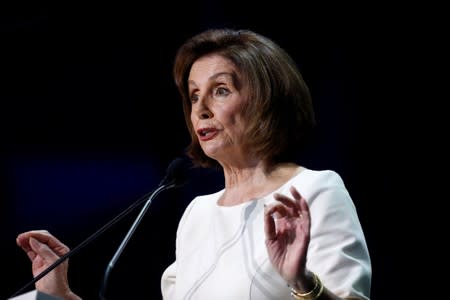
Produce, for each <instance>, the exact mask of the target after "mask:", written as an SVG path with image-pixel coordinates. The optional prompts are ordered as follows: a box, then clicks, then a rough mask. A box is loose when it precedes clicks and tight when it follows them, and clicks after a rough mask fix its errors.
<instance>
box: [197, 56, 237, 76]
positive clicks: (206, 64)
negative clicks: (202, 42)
mask: <svg viewBox="0 0 450 300" xmlns="http://www.w3.org/2000/svg"><path fill="white" fill-rule="evenodd" d="M219 73H228V74H236V73H237V69H236V67H235V65H234V64H233V63H232V62H231V61H230V60H229V59H227V58H225V57H223V56H221V55H218V54H211V55H206V56H202V57H200V58H199V59H197V60H196V61H195V62H194V63H193V64H192V67H191V70H190V72H189V80H190V81H191V80H192V81H197V80H200V79H201V78H204V79H208V78H211V77H212V76H214V75H216V74H219Z"/></svg>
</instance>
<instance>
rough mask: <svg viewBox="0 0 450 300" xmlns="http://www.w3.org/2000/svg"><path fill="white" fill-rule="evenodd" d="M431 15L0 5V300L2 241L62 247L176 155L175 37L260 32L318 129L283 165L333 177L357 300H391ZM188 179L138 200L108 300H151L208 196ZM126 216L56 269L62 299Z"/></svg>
mask: <svg viewBox="0 0 450 300" xmlns="http://www.w3.org/2000/svg"><path fill="white" fill-rule="evenodd" d="M436 10H438V9H436ZM434 12H435V11H434V10H433V11H431V12H430V11H427V10H425V9H423V8H422V7H399V8H394V7H392V6H383V5H379V6H370V7H369V6H368V7H358V6H355V5H353V6H352V7H344V6H342V5H340V6H326V5H323V6H321V7H308V6H307V5H304V4H302V2H298V3H292V4H289V2H286V3H283V1H281V2H280V1H276V2H274V3H271V4H270V5H269V4H267V5H264V4H263V3H258V2H256V3H249V2H244V1H242V2H237V3H234V2H230V1H217V2H214V3H212V2H209V1H195V2H191V1H185V2H182V3H173V2H170V3H169V2H168V3H159V4H158V5H157V6H155V5H154V4H147V5H144V4H142V5H132V4H126V5H125V4H122V5H119V4H117V5H111V4H109V3H108V4H92V3H90V4H89V5H79V6H76V5H75V4H74V6H70V5H69V4H66V5H64V6H59V7H56V6H55V7H46V6H44V5H41V4H36V3H34V4H21V5H17V6H16V5H9V6H8V5H5V4H2V7H1V9H0V32H1V42H0V43H1V50H0V51H1V52H0V53H1V59H0V76H1V77H0V80H1V83H0V86H1V90H0V139H1V140H0V141H1V148H0V197H1V199H0V213H1V215H0V222H1V223H0V225H1V228H2V229H3V230H2V235H1V236H2V240H1V242H0V251H1V253H0V254H1V257H2V273H3V278H4V279H2V281H1V288H0V298H2V299H5V298H8V297H9V296H11V295H12V294H13V293H14V292H15V291H17V290H18V289H19V288H21V287H22V286H24V285H25V284H26V283H27V282H29V281H30V280H31V279H32V277H31V270H30V269H31V267H30V263H29V261H28V258H27V257H26V255H25V254H24V253H23V252H22V250H21V249H19V248H18V247H17V246H16V244H15V237H16V236H17V234H18V233H20V232H23V231H26V230H30V229H47V230H49V231H50V232H52V233H53V234H55V235H56V236H57V237H59V238H60V239H61V240H62V241H63V242H65V243H66V244H67V245H68V246H70V247H71V248H73V247H75V246H76V245H78V244H79V243H81V242H82V241H84V240H85V239H86V238H87V237H88V236H90V235H91V234H93V233H94V232H95V231H96V230H98V229H99V228H100V227H101V226H103V225H104V224H105V223H106V222H108V221H109V220H110V219H112V218H113V217H114V216H116V215H117V214H119V213H120V212H121V211H122V210H124V209H125V208H126V207H128V206H129V205H131V204H132V203H133V202H134V201H135V200H136V199H138V198H139V197H140V196H142V195H143V194H145V193H147V192H149V191H151V190H153V189H154V188H155V187H156V186H157V184H158V182H159V181H160V180H161V178H162V177H163V175H164V172H165V169H166V167H167V165H168V164H169V163H170V161H171V160H172V159H173V158H174V157H176V156H178V155H180V154H181V153H182V152H183V149H184V147H186V146H187V144H188V135H187V131H186V129H185V125H184V119H183V116H182V110H181V105H180V100H179V97H178V94H177V91H176V89H175V85H174V84H173V81H172V78H171V71H172V63H173V57H174V55H175V52H176V50H177V48H178V47H179V46H180V45H181V44H182V43H183V42H184V41H185V40H186V39H187V38H188V37H190V36H191V35H193V34H195V33H198V32H199V31H201V30H204V29H206V28H209V27H217V26H228V27H233V28H248V29H252V30H255V31H257V32H259V33H262V34H264V35H266V36H268V37H270V38H272V39H273V40H275V41H276V42H277V43H279V44H280V45H281V46H282V47H284V48H285V49H286V50H287V51H288V52H289V53H290V54H291V55H292V56H293V58H294V59H295V60H296V61H297V62H298V65H299V68H300V70H301V71H302V73H303V75H304V78H305V80H306V82H307V84H308V85H309V87H310V89H311V93H312V96H313V100H314V106H315V110H316V116H317V121H318V126H317V128H316V132H315V136H314V139H313V140H312V141H311V144H310V145H309V147H308V148H307V149H306V151H304V152H302V153H301V155H299V159H300V161H301V163H302V164H303V165H305V166H307V167H309V168H312V169H333V170H336V171H337V172H338V173H339V174H340V175H341V176H342V177H343V179H344V181H345V183H346V185H347V187H348V189H349V191H350V193H351V195H352V197H353V200H354V202H355V204H356V207H357V210H358V213H359V216H360V220H361V223H362V225H363V228H364V231H365V234H366V238H367V242H368V246H369V250H370V253H371V257H372V264H373V265H372V266H373V285H372V299H400V298H401V297H403V296H405V294H407V293H408V292H407V291H408V289H407V288H405V287H407V286H409V285H411V282H410V281H409V280H408V279H407V278H408V276H410V275H411V273H412V271H413V263H411V261H409V260H406V259H405V256H407V255H408V254H409V253H410V252H411V251H413V250H414V249H415V248H416V246H417V244H416V243H415V239H416V231H415V230H411V226H410V225H411V223H409V222H408V215H409V212H410V211H411V210H412V209H413V208H412V207H411V206H413V204H412V203H413V202H412V199H413V198H414V197H411V196H410V195H411V194H413V193H411V190H412V189H414V188H417V186H415V185H414V182H415V181H414V178H416V176H414V175H413V174H414V172H415V171H417V169H419V168H420V165H421V164H422V163H423V162H424V161H425V160H428V157H424V156H417V155H414V153H413V151H414V150H415V149H417V148H418V146H417V144H421V143H423V142H424V140H423V139H424V138H423V137H424V136H425V134H424V133H425V132H422V131H425V129H424V128H423V127H422V126H417V124H420V122H422V120H423V116H424V115H425V114H427V110H426V108H427V105H424V102H426V101H427V99H426V97H424V94H423V90H422V89H421V86H422V85H423V78H422V77H423V76H424V75H425V76H431V74H427V73H426V72H425V74H424V72H423V71H422V70H423V69H424V67H426V66H427V64H431V61H432V59H433V57H434V50H433V51H430V48H432V47H434V43H433V35H432V34H431V33H430V29H437V28H439V26H438V24H437V23H438V22H439V21H440V19H439V18H438V17H434ZM430 17H431V20H432V21H433V22H432V23H431V24H430V22H428V21H427V22H425V21H424V18H425V19H426V18H428V20H429V19H430ZM418 137H420V139H419V140H420V141H419V142H418V141H417V139H418ZM411 155H412V156H413V157H414V158H413V159H410V158H408V157H410V156H411ZM190 178H191V181H190V183H189V184H188V185H186V186H184V187H182V188H179V189H176V190H170V191H165V192H163V193H162V194H160V196H159V197H158V198H157V199H156V200H155V201H154V203H153V204H152V206H151V208H150V210H149V211H148V212H147V214H146V217H145V218H144V220H143V222H142V223H141V225H140V226H139V227H138V229H137V231H136V232H135V235H134V236H133V238H132V239H131V241H130V243H129V244H128V246H127V248H126V249H125V251H124V252H123V254H122V256H121V258H120V260H119V261H118V263H117V264H116V266H115V268H114V269H113V271H112V273H111V277H110V281H109V284H108V289H107V296H108V298H109V299H132V298H142V297H144V296H145V298H146V299H160V297H161V296H160V276H161V273H162V271H163V270H164V269H165V267H166V266H167V265H168V264H170V263H171V261H172V260H173V258H174V239H175V230H176V226H177V222H178V220H179V217H180V216H181V213H182V211H183V209H184V207H185V206H186V205H187V204H188V203H189V201H190V200H191V199H192V197H194V195H197V194H203V193H208V192H212V191H215V190H217V189H218V188H221V186H222V183H221V176H220V174H217V173H215V172H213V171H208V170H196V171H192V173H191V175H190ZM136 215H137V212H136V213H132V214H130V215H129V216H127V217H126V218H125V219H123V220H122V221H121V222H120V223H118V224H116V225H115V226H114V227H112V228H110V229H109V230H108V231H107V232H105V233H104V234H103V235H101V236H100V237H99V238H98V239H97V240H95V241H94V242H92V243H91V244H89V245H88V246H86V247H85V248H83V249H82V250H81V251H80V252H78V253H76V254H75V255H74V256H72V257H71V258H70V274H69V278H70V282H71V286H72V288H73V290H74V291H75V292H77V293H78V294H79V295H81V296H82V297H83V298H84V299H96V298H97V294H98V289H99V287H100V283H101V280H102V276H103V272H104V271H105V268H106V265H107V263H108V262H109V260H110V259H111V258H112V255H113V254H114V252H115V250H116V248H117V247H118V245H119V244H120V242H121V240H122V238H123V237H124V235H125V234H126V232H127V230H128V228H129V226H130V225H131V223H132V222H133V220H134V218H135V217H136ZM224 284H226V283H224ZM399 286H400V288H399Z"/></svg>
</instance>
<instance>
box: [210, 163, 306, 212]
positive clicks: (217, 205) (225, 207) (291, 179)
mask: <svg viewBox="0 0 450 300" xmlns="http://www.w3.org/2000/svg"><path fill="white" fill-rule="evenodd" d="M306 170H307V168H305V167H302V166H299V167H298V170H297V171H296V172H295V173H294V175H293V176H291V177H290V178H289V179H288V180H286V182H284V183H283V184H281V185H280V186H279V187H278V188H276V189H275V190H273V191H271V192H269V193H267V194H265V195H263V196H261V197H258V198H253V199H250V200H248V201H245V202H241V203H238V204H235V205H219V203H218V202H219V199H220V197H221V196H222V194H223V193H224V192H225V189H222V190H221V191H220V193H219V195H218V196H219V197H218V198H217V199H216V201H215V206H216V207H217V208H220V209H232V208H236V209H237V208H240V207H245V206H247V205H249V204H250V203H252V202H253V201H259V200H267V198H269V197H270V196H271V195H273V194H275V193H277V192H279V191H280V190H282V189H283V188H284V187H285V186H286V185H287V184H289V183H290V182H292V181H293V180H294V179H295V178H297V177H298V176H300V175H301V174H303V173H304V171H306ZM265 202H266V201H265Z"/></svg>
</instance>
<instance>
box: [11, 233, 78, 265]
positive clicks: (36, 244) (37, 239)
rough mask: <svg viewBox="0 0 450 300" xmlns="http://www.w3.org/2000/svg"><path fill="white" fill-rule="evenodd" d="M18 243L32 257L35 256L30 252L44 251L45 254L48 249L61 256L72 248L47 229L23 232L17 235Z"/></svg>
mask: <svg viewBox="0 0 450 300" xmlns="http://www.w3.org/2000/svg"><path fill="white" fill-rule="evenodd" d="M16 243H17V245H18V246H19V247H21V248H22V249H23V250H24V251H25V252H26V253H27V255H28V257H30V258H31V259H32V258H33V257H34V256H33V254H32V253H30V252H35V253H39V254H41V251H44V254H45V253H47V252H48V251H51V252H52V253H54V254H55V255H58V256H61V255H64V254H66V253H67V252H69V250H70V249H69V248H68V247H67V246H66V245H65V244H63V243H62V242H61V241H59V240H58V239H57V238H56V237H54V236H53V235H52V234H50V233H49V232H48V231H46V230H31V231H27V232H24V233H21V234H19V235H18V236H17V238H16Z"/></svg>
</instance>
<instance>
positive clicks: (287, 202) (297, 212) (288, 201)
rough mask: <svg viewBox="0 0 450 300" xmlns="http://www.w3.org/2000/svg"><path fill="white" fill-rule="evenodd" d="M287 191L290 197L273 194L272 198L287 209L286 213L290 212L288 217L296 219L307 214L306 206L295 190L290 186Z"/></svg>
mask: <svg viewBox="0 0 450 300" xmlns="http://www.w3.org/2000/svg"><path fill="white" fill-rule="evenodd" d="M289 191H290V192H291V195H292V197H289V196H286V195H283V194H279V193H275V194H274V196H273V197H274V199H275V200H277V201H278V202H281V203H282V204H283V206H284V207H286V208H289V210H288V212H290V214H289V215H290V216H294V217H298V216H302V215H303V214H305V213H307V214H309V208H308V204H307V203H306V200H305V199H304V198H303V197H302V195H300V193H299V192H298V191H297V189H296V188H295V187H293V186H291V187H290V189H289ZM292 198H293V199H292Z"/></svg>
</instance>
